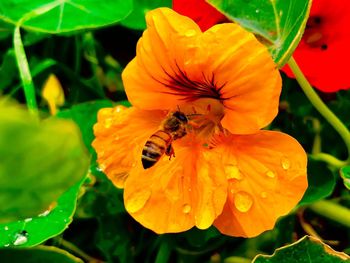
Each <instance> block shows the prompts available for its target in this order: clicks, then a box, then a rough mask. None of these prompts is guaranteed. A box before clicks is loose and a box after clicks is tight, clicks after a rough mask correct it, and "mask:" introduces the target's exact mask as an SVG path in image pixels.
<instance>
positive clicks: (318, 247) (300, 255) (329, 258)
mask: <svg viewBox="0 0 350 263" xmlns="http://www.w3.org/2000/svg"><path fill="white" fill-rule="evenodd" d="M349 261H350V257H349V256H348V255H346V254H345V253H340V252H337V251H334V250H333V249H332V248H331V247H329V246H328V245H326V244H324V243H322V242H321V241H320V240H319V239H317V238H314V237H310V236H305V237H303V238H302V239H300V240H298V241H297V242H295V243H293V244H290V245H287V246H284V247H281V248H278V249H276V251H275V253H273V255H271V256H266V255H258V256H256V257H255V259H254V260H253V262H252V263H291V262H298V263H304V262H305V263H313V262H314V263H318V262H320V263H321V262H322V263H337V262H339V263H340V262H349Z"/></svg>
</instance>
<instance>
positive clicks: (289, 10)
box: [208, 0, 311, 68]
mask: <svg viewBox="0 0 350 263" xmlns="http://www.w3.org/2000/svg"><path fill="white" fill-rule="evenodd" d="M208 2H209V3H210V4H212V5H213V6H214V7H216V8H217V9H218V10H220V11H221V12H223V13H224V14H225V15H226V16H227V17H228V18H230V19H231V20H233V21H235V22H236V23H238V24H240V25H241V26H242V27H244V28H245V29H247V30H249V31H251V32H253V33H254V34H256V35H257V37H258V39H259V40H261V42H262V43H264V44H265V45H266V46H267V47H268V48H269V50H270V53H271V55H272V57H273V58H274V60H275V62H276V64H277V65H278V66H279V67H280V68H281V67H283V65H284V64H286V63H287V61H288V59H289V58H290V56H291V55H292V54H293V52H294V50H295V48H296V47H297V45H298V43H299V41H300V39H301V37H302V35H303V32H304V29H305V26H306V21H307V18H308V15H309V11H310V7H311V0H306V1H305V0H275V1H270V0H253V1H246V0H208Z"/></svg>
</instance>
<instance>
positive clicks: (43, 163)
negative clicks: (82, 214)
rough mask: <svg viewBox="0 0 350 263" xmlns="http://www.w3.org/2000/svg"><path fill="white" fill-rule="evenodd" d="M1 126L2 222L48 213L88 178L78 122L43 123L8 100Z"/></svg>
mask: <svg viewBox="0 0 350 263" xmlns="http://www.w3.org/2000/svg"><path fill="white" fill-rule="evenodd" d="M0 122H1V126H0V158H1V163H0V188H1V196H0V206H1V212H0V221H1V222H9V221H13V220H17V219H24V218H27V217H32V216H35V215H37V214H39V213H41V212H43V211H45V210H46V209H47V208H48V207H49V205H50V204H51V203H52V202H54V201H56V200H57V198H58V197H59V196H60V195H61V194H62V193H63V192H64V191H65V190H66V189H68V188H69V187H70V186H72V185H73V184H75V183H76V182H78V181H79V180H81V178H82V177H83V176H84V175H85V174H86V172H87V170H88V164H89V157H88V155H87V153H86V149H85V147H84V145H83V144H82V141H81V134H80V132H79V130H78V129H77V127H76V125H75V124H74V123H72V122H70V121H65V120H60V119H56V118H49V119H47V120H45V121H41V122H39V121H38V119H36V117H35V116H32V115H30V114H29V113H28V112H27V111H26V110H25V109H23V108H21V107H20V106H19V105H16V104H13V103H8V102H5V101H4V100H2V101H0ZM28 138H30V139H28Z"/></svg>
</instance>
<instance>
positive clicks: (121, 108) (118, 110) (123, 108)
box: [114, 105, 127, 113]
mask: <svg viewBox="0 0 350 263" xmlns="http://www.w3.org/2000/svg"><path fill="white" fill-rule="evenodd" d="M126 109H127V107H125V106H123V105H118V106H116V107H115V108H114V112H115V113H118V112H121V111H123V110H126Z"/></svg>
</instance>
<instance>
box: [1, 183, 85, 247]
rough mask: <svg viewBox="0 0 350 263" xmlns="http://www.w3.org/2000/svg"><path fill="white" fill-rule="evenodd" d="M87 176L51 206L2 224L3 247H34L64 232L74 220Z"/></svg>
mask: <svg viewBox="0 0 350 263" xmlns="http://www.w3.org/2000/svg"><path fill="white" fill-rule="evenodd" d="M84 180H85V178H84V179H82V180H80V182H78V183H76V184H75V185H73V186H72V187H71V188H70V189H68V190H67V191H66V192H65V193H63V194H62V195H61V196H60V198H59V199H58V200H57V202H55V203H53V204H52V207H51V208H49V207H48V208H47V210H46V211H42V213H41V214H39V215H37V216H33V217H28V218H26V219H24V220H19V221H14V222H10V223H6V224H0V248H1V247H8V246H11V247H32V246H35V245H38V244H40V243H42V242H44V241H46V240H47V239H49V238H51V237H54V236H57V235H59V234H60V233H62V232H63V231H64V230H65V229H66V228H67V227H68V225H69V224H70V223H71V222H72V220H73V214H74V212H75V208H76V201H77V198H78V195H79V191H80V188H81V185H82V183H83V182H84Z"/></svg>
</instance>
